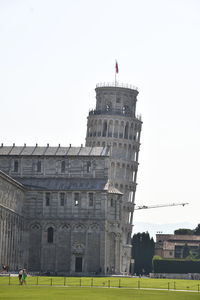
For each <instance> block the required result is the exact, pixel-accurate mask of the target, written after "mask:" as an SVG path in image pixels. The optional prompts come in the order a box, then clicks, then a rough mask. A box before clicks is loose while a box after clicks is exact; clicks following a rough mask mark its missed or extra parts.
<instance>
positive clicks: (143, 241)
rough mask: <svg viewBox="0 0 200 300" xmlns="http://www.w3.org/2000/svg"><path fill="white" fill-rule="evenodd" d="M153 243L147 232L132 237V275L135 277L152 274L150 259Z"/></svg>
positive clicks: (152, 253)
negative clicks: (134, 274) (135, 275)
mask: <svg viewBox="0 0 200 300" xmlns="http://www.w3.org/2000/svg"><path fill="white" fill-rule="evenodd" d="M154 247H155V243H154V240H153V238H150V236H149V233H148V232H143V233H137V234H134V235H133V237H132V258H133V259H134V260H135V265H134V273H136V274H137V275H140V274H141V275H142V274H149V273H150V272H152V258H153V255H154Z"/></svg>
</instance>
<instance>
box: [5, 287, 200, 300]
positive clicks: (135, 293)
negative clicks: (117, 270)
mask: <svg viewBox="0 0 200 300" xmlns="http://www.w3.org/2000/svg"><path fill="white" fill-rule="evenodd" d="M0 299H3V300H9V299H12V300H18V299H19V300H24V299H26V300H27V299H29V300H43V299H44V300H80V299H81V300H129V299H131V300H169V299H170V300H197V299H198V300H199V299H200V294H199V293H194V292H193V293H192V292H174V291H156V290H153V291H144V290H134V289H128V288H126V289H119V288H110V289H109V288H94V287H93V288H80V287H76V288H75V287H55V286H52V287H47V286H43V287H41V286H28V285H27V286H17V285H16V286H14V285H13V286H12V285H11V286H4V285H1V286H0Z"/></svg>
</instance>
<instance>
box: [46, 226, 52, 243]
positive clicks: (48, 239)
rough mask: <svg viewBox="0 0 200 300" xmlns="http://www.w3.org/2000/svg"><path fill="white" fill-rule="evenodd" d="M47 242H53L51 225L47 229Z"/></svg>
mask: <svg viewBox="0 0 200 300" xmlns="http://www.w3.org/2000/svg"><path fill="white" fill-rule="evenodd" d="M47 242H48V243H53V228H52V227H49V228H48V229H47Z"/></svg>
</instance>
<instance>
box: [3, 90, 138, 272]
mask: <svg viewBox="0 0 200 300" xmlns="http://www.w3.org/2000/svg"><path fill="white" fill-rule="evenodd" d="M137 95H138V91H137V89H135V88H134V87H131V86H119V85H117V86H116V85H106V84H104V85H98V86H97V87H96V107H95V109H94V110H91V111H90V112H89V115H88V122H87V133H86V145H85V147H83V146H81V147H72V146H71V145H70V146H69V147H62V146H60V145H58V146H57V147H51V146H49V145H48V144H47V146H46V147H40V146H38V145H37V144H36V145H35V146H33V147H31V146H26V145H24V146H20V147H19V146H16V145H14V144H13V145H12V146H4V145H3V144H2V145H1V147H0V264H2V265H9V267H10V269H13V270H16V269H18V268H20V267H25V268H27V269H28V270H29V271H33V272H34V271H35V272H55V273H57V274H65V275H75V274H76V275H79V274H80V275H93V274H104V275H106V274H122V273H124V272H127V273H128V272H129V269H130V261H131V231H132V222H133V211H134V200H135V191H136V179H137V170H138V155H139V147H140V132H141V126H142V121H141V119H140V118H139V117H136V101H137Z"/></svg>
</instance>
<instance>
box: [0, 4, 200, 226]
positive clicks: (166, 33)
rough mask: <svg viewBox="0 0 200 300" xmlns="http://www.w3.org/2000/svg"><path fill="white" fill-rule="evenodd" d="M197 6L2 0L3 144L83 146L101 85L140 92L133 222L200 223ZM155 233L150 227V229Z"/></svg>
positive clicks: (0, 80)
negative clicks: (141, 207)
mask: <svg viewBox="0 0 200 300" xmlns="http://www.w3.org/2000/svg"><path fill="white" fill-rule="evenodd" d="M199 16H200V1H199V0H113V1H112V0H55V1H52V0H17V1H14V0H1V1H0V142H3V143H4V144H5V145H11V144H12V143H14V142H15V144H16V145H23V143H26V144H27V145H33V144H35V143H38V144H39V145H46V144H47V143H50V145H57V144H58V143H61V145H63V146H64V145H65V146H66V145H69V143H71V144H72V145H73V146H79V145H80V144H81V143H83V144H84V143H85V133H86V118H87V115H88V111H89V109H91V108H94V107H95V92H94V88H95V85H96V83H98V82H112V81H113V80H114V64H115V59H117V60H118V64H119V76H118V81H120V82H122V83H129V84H133V85H135V86H137V87H138V88H139V92H140V93H139V96H138V106H137V112H138V113H141V114H142V119H143V122H144V124H143V130H142V136H141V143H142V144H141V151H140V159H139V161H140V166H139V172H138V188H137V193H136V203H137V204H138V205H143V204H145V205H154V204H160V203H172V202H189V203H190V205H189V206H187V207H185V208H182V207H174V208H162V209H155V210H153V209H151V210H147V211H144V210H143V211H138V212H135V222H151V223H160V224H161V223H176V222H179V223H180V222H190V223H192V224H194V226H195V227H196V225H197V223H200V204H199V202H200V189H199V186H200V183H199V167H200V136H199V129H200V118H199V113H200V104H199V101H200V90H199V78H200V17H199ZM147 230H148V228H147Z"/></svg>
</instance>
